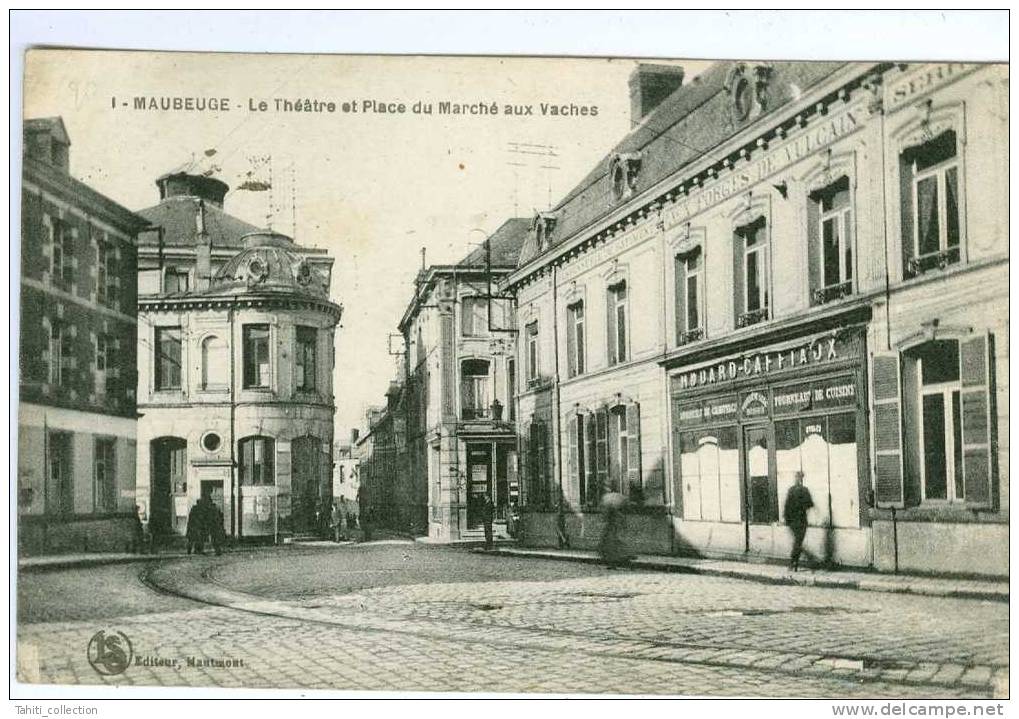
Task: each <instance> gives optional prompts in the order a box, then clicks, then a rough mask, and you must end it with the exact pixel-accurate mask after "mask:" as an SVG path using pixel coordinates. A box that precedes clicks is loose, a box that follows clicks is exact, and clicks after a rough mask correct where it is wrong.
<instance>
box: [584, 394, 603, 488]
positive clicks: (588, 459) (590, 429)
mask: <svg viewBox="0 0 1019 719" xmlns="http://www.w3.org/2000/svg"><path fill="white" fill-rule="evenodd" d="M583 421H584V442H585V444H586V445H587V446H585V447H584V481H585V482H587V491H586V495H587V496H586V499H587V503H588V504H589V505H593V504H597V503H598V500H599V498H600V497H601V488H600V487H599V486H598V477H597V472H598V469H597V464H598V463H597V459H596V455H597V454H598V441H597V438H596V435H597V430H596V429H595V419H594V415H593V414H592V413H590V412H589V413H587V414H585V415H583Z"/></svg>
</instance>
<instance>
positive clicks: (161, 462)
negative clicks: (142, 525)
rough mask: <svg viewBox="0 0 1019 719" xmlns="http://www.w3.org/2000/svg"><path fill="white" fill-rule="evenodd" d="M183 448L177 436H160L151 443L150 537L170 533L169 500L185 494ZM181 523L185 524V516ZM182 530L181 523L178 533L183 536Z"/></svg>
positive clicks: (185, 460)
mask: <svg viewBox="0 0 1019 719" xmlns="http://www.w3.org/2000/svg"><path fill="white" fill-rule="evenodd" d="M187 446H188V445H187V441H186V440H184V439H181V438H179V437H164V438H162V439H156V440H153V442H152V487H151V490H150V491H151V492H152V496H151V498H150V501H151V509H150V511H149V527H150V529H151V531H152V534H153V536H157V535H163V534H169V533H171V532H172V531H173V529H174V507H173V497H174V496H175V495H176V496H181V497H184V496H186V495H187V487H188V485H187ZM182 501H183V500H182ZM182 520H183V522H186V521H187V516H186V514H185V515H183V516H182ZM184 528H185V525H184V524H183V523H182V525H181V526H180V528H179V529H180V533H182V534H183V532H184Z"/></svg>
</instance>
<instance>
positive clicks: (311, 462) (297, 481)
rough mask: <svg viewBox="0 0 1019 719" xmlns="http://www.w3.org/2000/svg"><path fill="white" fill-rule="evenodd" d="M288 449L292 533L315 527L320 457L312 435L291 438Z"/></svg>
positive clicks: (316, 443) (307, 530)
mask: <svg viewBox="0 0 1019 719" xmlns="http://www.w3.org/2000/svg"><path fill="white" fill-rule="evenodd" d="M291 451H292V453H293V454H292V457H293V468H292V472H293V474H292V475H291V479H290V482H291V485H290V491H291V494H290V502H291V505H290V507H291V509H290V511H291V521H292V522H293V531H294V532H295V533H297V534H307V533H311V532H315V531H316V523H315V513H316V512H317V511H318V509H319V507H318V504H319V487H318V480H319V461H320V459H321V456H322V455H321V452H320V450H319V441H318V439H317V438H315V437H298V438H297V439H295V440H294V441H293V444H292V446H291Z"/></svg>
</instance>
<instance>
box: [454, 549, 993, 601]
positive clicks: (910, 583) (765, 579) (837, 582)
mask: <svg viewBox="0 0 1019 719" xmlns="http://www.w3.org/2000/svg"><path fill="white" fill-rule="evenodd" d="M474 551H475V552H478V553H480V554H497V555H503V556H507V557H524V558H532V559H558V560H560V561H566V562H578V563H582V564H603V563H604V562H603V561H602V560H601V558H600V557H598V556H597V555H587V554H572V553H571V554H555V553H552V552H544V551H541V550H539V549H534V550H532V549H506V548H495V549H492V550H484V549H480V550H474ZM627 567H628V568H630V569H647V570H652V571H658V572H672V573H674V574H698V575H703V576H714V577H728V578H730V579H740V580H744V581H748V582H757V583H759V584H773V585H785V586H794V585H795V586H804V587H820V588H823V589H853V590H857V591H864V592H885V593H888V594H913V595H917V596H928V597H944V598H949V599H974V600H980V601H993V602H1006V603H1007V602H1008V601H1009V593H1008V591H1007V589H1006V590H1004V591H1002V590H999V589H997V588H994V587H988V588H987V589H986V590H981V589H972V588H960V589H948V588H945V589H940V588H937V587H930V586H924V585H923V584H920V583H921V582H923V581H926V578H924V577H915V578H911V579H910V580H907V581H906V582H904V583H902V584H893V583H891V582H890V581H881V579H882V578H883V577H894V576H896V575H883V574H878V575H875V576H874V578H873V579H870V578H866V579H851V578H848V577H846V578H840V577H838V575H837V573H833V574H832V576H824V577H818V576H816V575H813V574H808V573H806V572H804V573H802V574H789V575H787V576H769V575H766V574H759V573H756V572H750V571H744V570H740V569H735V568H733V569H727V568H719V567H705V566H697V565H696V564H693V563H689V564H688V563H679V562H664V561H657V560H655V559H650V558H646V557H645V558H640V559H635V560H633V561H631V562H630V563H629V564H628V565H627ZM897 576H900V577H901V576H903V575H897ZM946 581H951V580H946ZM914 582H916V583H914Z"/></svg>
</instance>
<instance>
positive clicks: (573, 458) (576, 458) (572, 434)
mask: <svg viewBox="0 0 1019 719" xmlns="http://www.w3.org/2000/svg"><path fill="white" fill-rule="evenodd" d="M578 421H579V417H578V415H576V414H571V415H570V418H569V421H568V423H567V428H566V432H567V435H568V436H569V442H570V459H569V477H570V489H569V492H570V494H572V493H573V482H574V480H576V482H577V495H576V496H578V497H579V496H580V495H581V494H582V493H583V490H582V489H581V488H580V483H581V482H582V481H584V478H583V476H582V475H581V473H580V452H579V445H578V444H577V441H578V434H579V433H578V431H577V422H578Z"/></svg>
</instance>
